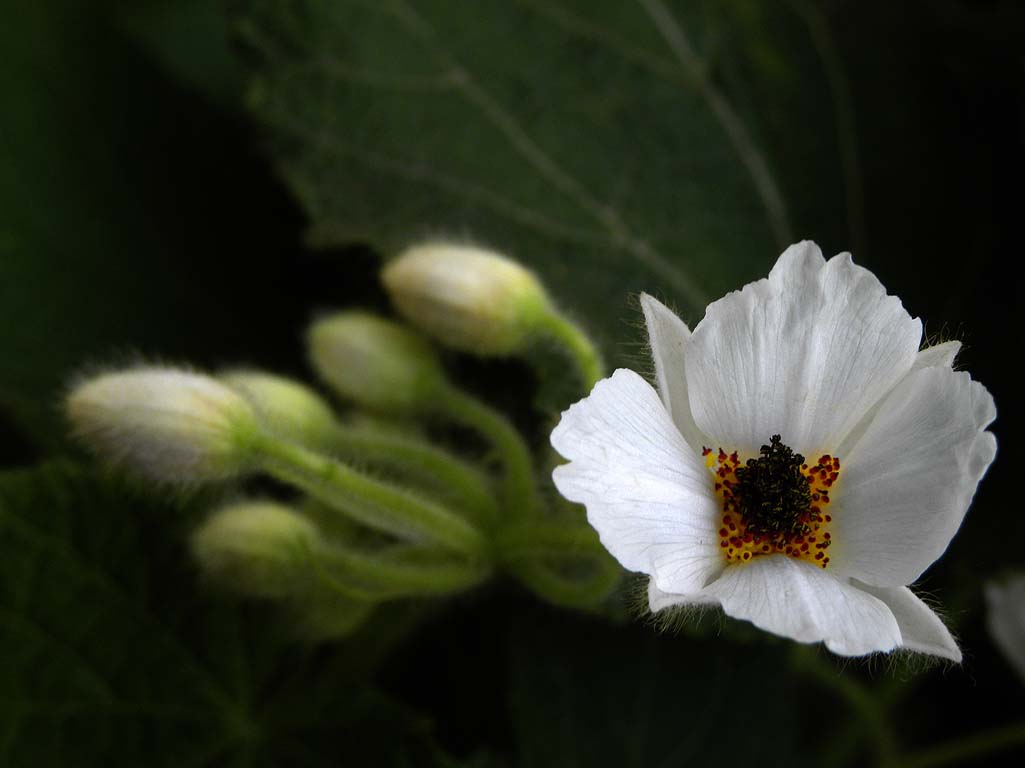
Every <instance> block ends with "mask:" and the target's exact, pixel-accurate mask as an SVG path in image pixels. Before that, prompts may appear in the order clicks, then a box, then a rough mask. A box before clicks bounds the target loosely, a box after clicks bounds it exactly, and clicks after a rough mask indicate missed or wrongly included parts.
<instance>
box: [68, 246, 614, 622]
mask: <svg viewBox="0 0 1025 768" xmlns="http://www.w3.org/2000/svg"><path fill="white" fill-rule="evenodd" d="M381 279H382V282H383V284H384V287H385V289H386V291H387V292H388V294H389V296H390V298H391V300H392V303H393V305H394V306H395V308H396V310H397V311H398V313H399V315H401V316H402V318H403V319H404V320H405V322H406V324H403V323H400V322H396V321H394V320H389V319H386V318H383V317H380V316H377V315H374V314H371V313H369V312H365V311H360V310H346V311H341V312H337V313H335V314H331V315H326V316H323V317H320V318H319V319H317V320H316V321H315V322H313V323H312V324H311V326H310V327H309V329H308V331H307V333H306V344H307V353H308V359H309V361H310V364H311V366H312V368H313V369H314V371H315V372H316V374H317V376H318V378H319V379H320V380H321V381H322V382H323V384H324V385H325V386H326V387H327V389H329V390H330V392H331V393H332V394H333V395H334V396H335V397H337V398H338V400H339V401H340V402H341V403H342V404H344V405H345V406H346V407H347V408H348V409H349V415H348V417H347V418H345V419H343V418H342V417H340V416H339V415H337V414H336V412H335V409H334V407H333V406H332V405H331V404H330V403H329V402H328V401H327V400H326V399H325V398H324V397H323V396H322V395H321V394H319V393H318V392H317V391H315V390H314V389H313V388H311V387H309V386H307V385H306V384H303V383H301V382H298V381H295V380H292V379H289V378H286V377H282V376H279V375H276V374H271V373H267V372H264V371H259V370H251V369H233V370H229V371H227V372H225V373H223V374H221V375H219V376H214V375H208V374H204V373H199V372H195V371H191V370H185V369H180V368H173V367H167V366H137V367H133V368H128V369H124V370H118V371H111V372H108V373H103V374H100V375H97V376H93V377H92V378H88V379H85V380H83V381H81V382H79V383H78V384H77V385H76V386H75V387H74V388H73V389H72V390H71V392H70V393H69V394H68V396H67V398H66V401H65V408H66V412H67V416H68V419H69V421H70V423H71V425H72V428H73V431H74V433H75V434H76V436H78V437H79V438H80V439H81V440H82V442H84V443H85V444H86V445H87V446H88V447H89V448H91V449H93V450H94V451H95V452H96V453H97V454H99V455H100V456H101V457H103V458H105V459H106V460H107V461H108V462H109V463H111V464H113V465H115V466H117V467H119V468H121V469H122V470H125V471H127V472H129V473H134V474H135V475H137V476H139V477H142V478H144V479H147V480H149V481H151V482H156V483H159V484H161V485H170V486H177V487H184V488H191V487H195V486H198V485H201V484H208V483H226V482H231V483H234V484H236V485H238V484H243V483H245V482H246V480H247V479H248V478H249V477H252V476H255V475H266V476H268V477H271V478H273V479H274V480H276V481H277V482H278V483H280V484H282V485H283V486H284V487H286V488H288V489H291V494H290V495H291V499H290V500H289V501H278V500H269V499H266V498H261V499H247V498H246V496H245V492H244V491H241V494H242V495H241V497H240V499H239V500H238V501H236V502H234V503H231V504H229V505H227V506H223V507H220V508H218V509H216V510H214V511H213V512H212V513H211V514H210V515H209V516H208V518H207V519H206V520H205V521H204V522H203V523H201V524H200V525H199V527H198V528H197V529H196V530H195V531H194V533H193V536H192V554H193V557H194V559H195V561H196V563H197V565H198V566H199V568H200V570H201V572H202V574H203V575H204V576H205V577H206V578H208V579H209V580H210V581H211V582H214V583H216V584H219V585H222V586H223V587H225V588H228V589H230V590H233V591H235V592H238V593H240V594H244V595H248V596H251V597H258V598H263V599H267V600H271V601H275V602H277V603H279V604H281V605H282V606H283V607H284V608H286V609H287V611H288V612H289V614H290V616H291V619H292V620H293V621H294V622H295V623H296V625H297V626H300V627H303V631H304V633H305V634H306V636H308V637H310V638H313V639H323V638H327V637H335V636H340V635H343V634H347V633H349V632H352V631H354V630H356V629H357V628H358V627H359V626H360V625H361V624H362V623H363V622H364V621H365V619H366V618H367V617H368V616H369V615H370V613H371V612H372V611H373V610H374V608H375V606H377V605H379V604H380V603H382V602H386V601H388V600H393V599H397V598H401V597H404V596H413V595H427V594H431V595H442V594H447V593H451V592H456V591H460V590H463V589H468V588H470V587H473V586H474V585H476V584H478V583H480V582H481V581H482V580H484V579H486V578H487V577H488V576H489V575H490V574H491V573H492V572H493V571H494V569H495V568H499V567H501V568H506V569H508V570H510V571H511V572H512V573H514V574H515V575H517V576H518V577H519V578H520V579H521V581H522V582H523V583H524V584H525V585H527V586H528V587H529V588H531V589H533V590H534V591H535V592H537V593H538V594H540V595H541V596H542V597H545V598H547V599H549V600H550V601H552V602H557V603H570V604H573V603H575V604H590V603H594V602H595V601H596V600H600V599H602V598H603V597H604V596H605V595H606V594H608V592H609V590H610V589H611V588H612V586H613V584H614V581H615V579H614V578H610V576H611V577H614V576H615V575H616V573H618V572H617V571H615V570H611V571H610V568H609V563H610V562H611V561H609V560H608V558H607V557H606V556H605V555H604V553H603V552H602V551H601V549H600V547H598V546H597V543H596V542H591V541H590V539H591V538H593V536H590V533H591V532H590V529H589V528H586V527H584V526H583V525H582V520H576V519H569V518H565V517H564V518H563V519H562V520H561V522H559V523H558V524H557V525H555V529H556V530H555V531H554V534H553V531H552V527H553V521H552V520H547V521H545V522H544V523H543V526H542V528H543V530H542V528H538V527H537V526H538V524H539V523H538V522H537V521H538V520H541V519H542V518H544V516H545V511H544V510H543V509H542V508H541V507H542V499H543V498H544V496H543V494H541V493H539V489H538V488H537V486H536V480H535V475H534V464H535V461H534V458H533V457H532V456H531V452H530V449H529V447H528V444H527V442H526V441H525V440H524V439H523V437H522V436H521V435H520V434H519V433H518V432H517V431H516V429H515V428H514V427H513V426H512V425H511V423H510V422H509V421H508V420H507V419H506V418H505V417H504V416H502V415H501V414H499V413H497V412H496V411H494V410H493V409H492V408H490V407H489V406H488V405H486V404H484V403H483V402H481V401H479V400H477V399H476V398H474V397H471V396H470V395H468V394H466V393H465V392H463V391H461V390H460V389H459V388H458V387H457V386H456V385H455V384H454V383H453V382H452V381H451V380H450V379H449V377H448V375H447V373H446V370H445V366H444V364H443V362H442V359H441V357H440V356H439V354H438V351H437V350H436V348H435V346H434V344H435V343H438V344H441V345H443V346H445V347H449V348H451V349H453V350H458V351H463V352H468V353H471V354H475V355H481V356H495V355H501V356H508V355H526V353H527V352H528V351H529V349H530V348H531V347H532V346H533V345H535V343H537V342H539V341H545V340H548V341H554V342H555V343H556V344H557V345H558V344H561V345H562V346H563V348H564V349H565V351H566V353H567V354H568V355H569V357H570V358H571V359H573V360H574V361H575V362H576V367H577V370H578V371H579V372H580V373H581V375H582V379H583V383H584V384H585V385H588V384H589V380H590V379H592V378H594V376H595V374H596V370H597V368H599V367H600V361H599V360H598V357H597V353H596V352H595V351H594V348H593V345H591V344H590V342H589V341H588V340H587V338H586V336H584V335H583V334H582V332H580V330H579V329H578V328H577V327H576V326H574V325H572V324H571V323H569V322H568V321H567V320H566V319H565V318H564V317H563V316H562V315H561V314H560V313H558V311H557V310H556V308H555V305H554V303H553V302H552V301H551V299H550V298H549V296H548V294H547V292H546V291H545V289H544V287H543V285H542V284H541V282H540V280H538V278H537V277H536V276H535V275H534V274H533V273H532V272H530V271H529V270H527V269H526V268H524V267H523V266H521V265H520V264H518V263H516V262H514V261H512V260H510V259H508V258H506V257H504V256H501V255H499V254H497V253H494V252H492V251H487V250H483V249H480V248H475V247H470V246H463V245H452V244H447V243H429V244H425V245H419V246H416V247H413V248H410V249H408V250H406V251H405V252H403V253H401V254H399V255H398V256H397V257H396V258H395V259H393V260H392V261H391V262H389V263H388V264H387V265H386V266H385V267H384V269H383V270H382V273H381ZM438 421H442V422H444V421H448V422H453V423H456V424H459V425H461V426H463V427H466V428H469V429H471V430H475V431H477V432H478V433H480V435H481V436H482V437H483V438H484V440H485V441H487V442H489V443H490V444H491V447H492V456H493V457H497V458H498V460H499V461H498V465H499V466H498V471H497V476H494V477H492V473H493V472H494V471H495V467H494V465H493V464H492V463H490V462H489V463H487V464H485V463H483V462H480V461H474V460H473V459H474V458H478V459H479V458H480V457H465V456H460V455H457V454H454V453H452V452H451V451H450V450H448V449H446V448H444V447H442V446H439V445H435V444H434V443H433V442H432V441H431V440H429V439H427V438H425V437H424V434H425V433H424V431H423V429H422V427H421V426H420V425H421V424H423V423H426V425H427V426H430V424H432V423H435V422H438ZM382 424H387V425H388V426H380V425H382ZM428 434H429V433H428ZM545 526H547V527H545ZM581 535H583V536H584V539H585V540H586V541H587V542H588V543H587V544H586V545H585V546H584V547H583V549H582V548H581V545H580V541H579V540H580V537H581ZM568 541H573V542H575V543H573V544H572V546H569V545H568V544H565V542H568ZM553 542H554V543H553ZM560 542H561V543H560ZM582 553H583V554H582ZM567 557H568V558H569V560H567V559H566V558H567ZM581 557H582V558H583V559H584V560H585V561H587V562H585V566H586V567H583V568H582V567H580V566H579V563H578V562H577V561H579V560H580V559H581ZM588 563H589V565H588ZM588 572H593V573H597V576H596V577H594V578H592V577H588V578H587V579H585V580H583V581H581V577H580V576H579V574H580V573H588Z"/></svg>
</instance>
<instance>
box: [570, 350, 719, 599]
mask: <svg viewBox="0 0 1025 768" xmlns="http://www.w3.org/2000/svg"><path fill="white" fill-rule="evenodd" d="M551 440H552V445H553V446H554V447H555V449H556V450H557V451H558V452H559V453H561V454H562V455H563V456H565V457H566V458H567V459H569V460H570V462H571V463H570V464H567V465H564V466H561V467H557V468H556V469H555V471H554V472H553V474H552V477H553V478H554V480H555V485H556V487H557V488H558V489H559V492H560V493H562V495H563V496H565V497H566V498H567V499H569V500H571V501H577V502H580V503H582V504H584V505H585V506H586V507H587V519H588V521H589V522H590V523H591V525H592V526H594V528H595V529H596V530H597V531H598V535H599V537H600V538H601V542H602V544H604V545H605V548H606V549H608V550H609V552H611V553H612V555H613V556H614V557H615V558H616V559H617V560H619V562H620V563H622V565H623V566H624V567H626V568H629V569H630V570H633V571H643V572H644V573H647V574H649V575H651V576H652V577H654V578H655V579H656V580H657V581H658V584H659V586H660V587H661V588H662V589H665V590H666V591H670V592H696V591H698V590H699V589H701V588H702V587H703V586H704V585H705V584H707V583H708V581H709V580H710V579H712V578H714V577H715V576H717V575H718V573H719V572H720V571H721V570H722V568H723V566H724V562H723V558H722V556H721V555H720V554H719V539H718V534H717V531H716V528H715V523H716V520H717V516H718V504H717V502H716V500H715V498H714V495H713V493H712V487H711V486H712V483H711V480H710V476H709V473H708V470H707V468H706V467H705V463H704V461H703V459H702V458H701V455H700V454H699V453H697V452H695V451H694V450H692V449H691V448H690V446H688V445H687V443H686V441H685V440H684V439H683V437H682V436H681V435H680V433H679V431H678V430H677V429H676V427H675V425H674V424H673V422H672V420H671V419H670V418H669V414H668V413H667V412H666V409H665V408H664V407H663V405H662V402H661V401H660V400H659V398H658V395H657V394H656V393H655V390H654V389H652V388H651V386H650V385H649V384H648V383H647V382H646V381H645V380H644V379H642V378H641V377H640V376H638V375H637V374H636V373H634V372H633V371H628V370H625V369H620V370H618V371H616V372H615V373H614V374H613V375H612V376H611V378H608V379H603V380H602V381H599V382H598V383H597V384H596V385H595V387H594V390H593V391H592V392H591V394H590V395H589V396H588V397H586V398H584V399H583V400H581V401H580V402H578V403H576V404H575V405H573V406H572V407H570V409H569V410H567V411H565V412H564V413H563V414H562V420H561V421H560V422H559V425H558V426H557V427H556V428H555V429H554V430H553V432H552V437H551Z"/></svg>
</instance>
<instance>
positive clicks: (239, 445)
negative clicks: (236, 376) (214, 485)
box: [65, 367, 258, 485]
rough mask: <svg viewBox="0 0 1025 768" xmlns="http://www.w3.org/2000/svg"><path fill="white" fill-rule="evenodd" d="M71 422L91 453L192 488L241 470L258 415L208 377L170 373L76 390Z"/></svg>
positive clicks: (141, 372)
mask: <svg viewBox="0 0 1025 768" xmlns="http://www.w3.org/2000/svg"><path fill="white" fill-rule="evenodd" d="M65 408H66V411H67V415H68V419H69V420H70V422H71V425H72V427H73V429H74V431H75V433H76V434H77V436H78V437H80V438H81V439H82V440H83V441H84V442H85V443H86V444H87V445H88V446H89V447H90V448H92V449H93V450H95V451H96V452H97V453H99V454H100V455H102V456H104V457H105V458H107V459H108V460H110V461H112V462H113V463H115V464H117V465H120V466H124V467H126V468H128V469H130V470H134V471H135V472H138V473H139V474H141V475H143V476H145V477H147V478H150V479H152V480H157V481H163V482H171V483H177V484H185V485H188V484H191V483H195V482H202V481H208V480H219V479H224V478H227V477H230V476H232V475H235V474H237V473H239V472H241V471H243V470H245V469H246V467H247V465H248V462H249V458H250V453H251V446H252V443H253V440H254V436H255V435H256V434H257V432H258V425H257V420H256V415H255V413H254V412H253V409H252V408H251V407H250V405H249V404H248V403H247V402H246V400H245V399H244V398H243V397H242V396H241V395H239V394H238V393H237V392H235V391H234V390H232V389H230V388H229V387H227V386H225V385H224V384H221V383H220V382H219V381H217V380H216V379H214V378H211V377H210V376H204V375H202V374H197V373H192V372H189V371H184V370H179V369H175V368H157V367H154V368H135V369H131V370H126V371H117V372H114V373H106V374H102V375H100V376H96V377H95V378H91V379H88V380H86V381H84V382H82V383H81V384H79V385H78V386H76V387H75V388H74V389H73V390H72V391H71V393H70V394H69V395H68V397H67V400H66V402H65Z"/></svg>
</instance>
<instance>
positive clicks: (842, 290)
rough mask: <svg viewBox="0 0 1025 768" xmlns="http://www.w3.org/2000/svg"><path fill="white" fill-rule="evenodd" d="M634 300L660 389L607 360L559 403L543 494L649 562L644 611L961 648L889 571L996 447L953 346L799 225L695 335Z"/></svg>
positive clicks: (646, 301) (920, 565)
mask: <svg viewBox="0 0 1025 768" xmlns="http://www.w3.org/2000/svg"><path fill="white" fill-rule="evenodd" d="M642 304H643V308H644V315H645V320H646V321H647V326H648V334H649V337H650V342H651V349H652V355H653V357H654V362H655V373H656V378H657V382H658V388H659V393H660V394H661V399H659V394H656V393H655V390H653V389H652V388H651V386H649V385H648V384H647V382H645V381H644V379H642V378H641V377H640V376H638V375H637V374H636V373H633V372H632V371H628V370H622V369H621V370H618V371H616V372H615V374H613V375H612V376H611V377H610V378H608V379H605V380H603V381H601V382H599V383H598V384H597V386H595V388H594V390H593V391H592V392H591V394H590V396H588V397H586V398H585V399H583V400H581V401H580V402H579V403H577V404H575V405H574V406H572V407H571V408H570V409H569V410H567V411H566V412H565V413H563V415H562V421H561V422H560V423H559V425H558V426H557V427H556V428H555V430H554V431H553V432H552V445H554V446H555V448H556V449H557V450H558V451H559V452H560V453H561V454H562V455H563V456H565V457H566V458H567V459H569V460H570V463H569V464H567V465H565V466H562V467H559V468H557V469H556V470H555V473H554V479H555V483H556V486H557V487H558V488H559V491H560V492H561V493H562V494H563V495H564V496H565V497H566V498H568V499H570V500H572V501H577V502H580V503H582V504H584V505H585V506H586V508H587V517H588V520H589V521H590V523H591V525H593V526H594V527H595V528H596V529H597V531H598V533H599V535H600V537H601V540H602V543H603V544H604V545H605V547H606V548H607V549H608V550H609V551H610V552H611V553H612V554H613V556H615V557H616V558H617V559H618V560H619V562H620V563H622V564H623V566H624V567H626V568H628V569H630V570H633V571H641V572H643V573H646V574H648V575H649V576H650V577H651V578H650V581H649V604H650V607H651V610H652V611H659V610H662V609H664V608H668V607H670V606H686V605H695V604H701V605H707V604H718V605H721V606H722V608H723V610H724V611H725V612H726V613H727V614H729V615H730V616H734V617H737V618H740V619H746V620H748V621H750V622H752V623H753V624H755V625H756V626H758V627H761V628H762V629H764V630H767V631H769V632H773V633H776V634H778V635H783V636H785V637H790V638H793V639H794V640H797V641H799V642H803V643H813V642H819V641H821V642H824V643H825V644H826V647H827V648H829V649H830V650H831V651H833V652H834V653H838V654H841V655H845V656H859V655H863V654H867V653H872V652H875V651H890V650H893V649H896V648H905V649H909V650H912V651H917V652H921V653H928V654H934V655H937V656H942V657H945V658H948V659H952V660H954V661H959V660H960V659H961V653H960V651H959V650H958V647H957V644H956V643H955V642H954V639H953V638H952V637H951V635H950V632H949V631H947V629H946V627H945V626H944V625H943V623H942V622H941V621H940V619H939V618H938V617H937V616H936V615H935V614H934V613H933V611H932V610H930V608H929V607H928V606H926V604H925V603H923V602H922V601H921V600H920V599H919V598H918V597H916V596H915V595H914V594H913V593H912V592H911V590H910V589H908V588H907V585H908V584H911V583H913V582H914V581H915V580H916V579H917V578H918V577H919V576H920V575H921V574H922V572H923V571H925V570H926V569H927V568H928V567H929V566H930V565H931V564H932V563H933V561H935V560H936V559H937V558H938V557H939V556H940V555H941V554H942V553H943V551H944V550H945V549H946V548H947V545H948V543H949V542H950V539H951V538H952V537H953V535H954V533H955V532H956V531H957V529H958V527H959V526H960V525H961V520H962V519H963V517H964V514H965V511H966V510H967V508H968V506H969V504H970V503H971V499H972V496H973V494H974V493H975V488H976V486H977V485H978V482H979V480H980V479H981V478H982V476H983V474H984V473H985V471H986V468H987V467H988V466H989V464H990V462H991V461H992V460H993V457H994V455H995V454H996V440H995V438H994V437H993V435H992V434H991V433H989V432H986V431H985V428H986V426H987V425H988V424H990V422H992V421H993V419H994V418H995V416H996V409H995V407H994V405H993V399H992V397H990V394H989V392H987V391H986V389H985V387H983V386H982V385H981V384H978V383H977V382H973V381H972V380H971V378H970V377H969V375H968V374H967V373H963V372H955V371H954V370H952V365H953V360H954V356H955V355H956V354H957V351H958V349H959V347H960V345H959V344H958V343H957V342H947V343H945V344H940V345H938V346H935V347H931V348H928V349H924V350H921V351H919V343H920V340H921V337H922V324H921V321H920V320H918V319H916V318H912V317H911V316H910V315H908V313H907V312H906V311H905V310H904V307H903V306H902V305H901V303H900V301H899V300H898V299H897V298H896V297H892V296H887V295H886V291H885V289H884V288H883V286H882V285H881V284H880V283H879V281H878V280H877V279H876V278H875V276H874V275H872V273H871V272H869V271H868V270H866V269H863V268H861V267H858V266H855V265H854V264H853V263H852V262H851V257H850V254H846V253H844V254H840V255H839V256H836V257H834V258H832V259H830V260H829V261H828V262H827V261H825V259H823V257H822V253H821V251H820V250H819V248H818V247H817V246H816V245H815V244H814V243H811V242H803V243H798V244H797V245H794V246H791V247H790V248H788V249H787V250H786V251H785V252H784V253H783V255H782V256H780V258H779V261H778V262H777V263H776V265H775V267H773V269H772V272H771V273H770V274H769V277H768V279H764V280H759V281H757V282H755V283H751V284H750V285H747V286H745V287H744V289H743V290H741V291H738V292H734V293H731V294H728V295H727V296H725V297H723V298H722V299H720V300H719V301H716V302H714V303H712V304H711V305H709V307H708V309H707V310H706V313H705V317H704V319H703V320H702V321H701V322H700V323H699V324H698V325H697V327H696V328H695V329H694V331H693V333H692V332H691V331H690V330H689V329H688V328H687V326H686V325H685V324H684V323H683V322H682V321H681V320H680V319H679V318H677V317H676V316H675V315H674V314H673V313H672V312H670V311H669V310H668V309H666V308H665V307H664V306H662V305H661V304H659V303H658V302H657V301H655V300H654V299H652V298H651V297H650V296H643V297H642ZM777 436H778V437H777ZM709 449H711V450H709ZM797 454H800V456H798V455H797Z"/></svg>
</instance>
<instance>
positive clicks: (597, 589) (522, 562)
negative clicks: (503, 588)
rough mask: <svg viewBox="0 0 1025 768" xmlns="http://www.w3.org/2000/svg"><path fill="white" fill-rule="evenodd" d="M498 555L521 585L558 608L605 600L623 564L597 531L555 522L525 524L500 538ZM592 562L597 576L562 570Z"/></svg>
mask: <svg viewBox="0 0 1025 768" xmlns="http://www.w3.org/2000/svg"><path fill="white" fill-rule="evenodd" d="M495 543H496V548H497V550H498V556H499V557H500V558H501V559H502V560H503V561H504V562H505V564H506V565H507V567H508V568H509V570H510V571H512V572H513V573H514V574H515V575H516V576H517V577H518V578H519V579H520V580H521V581H523V582H524V583H525V584H526V585H527V586H528V587H530V588H531V589H532V590H533V591H534V592H536V593H537V594H538V595H540V596H541V597H543V598H545V599H546V600H548V601H549V602H551V603H554V604H555V605H566V606H571V607H584V606H590V605H594V604H596V603H598V602H600V601H602V600H604V599H605V598H606V597H607V596H608V595H609V593H610V592H611V591H612V589H613V588H614V587H615V586H616V584H617V583H618V582H619V578H620V576H621V573H622V572H621V570H620V568H619V565H618V564H617V563H616V561H615V560H613V559H612V558H611V557H609V555H608V553H607V552H606V551H605V550H604V549H603V548H602V546H601V544H600V542H599V541H598V536H597V534H596V533H595V532H594V529H592V528H589V527H586V526H582V525H574V524H569V525H560V524H558V523H555V522H531V523H528V524H519V525H516V526H513V527H510V528H507V529H506V530H504V531H501V532H500V533H499V534H498V536H497V538H496V542H495ZM574 561H576V563H577V564H579V563H581V562H586V563H587V564H588V565H589V566H590V570H591V573H590V574H583V575H577V574H574V575H572V576H571V575H568V574H566V573H561V572H560V570H559V567H558V566H559V565H572V564H574Z"/></svg>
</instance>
